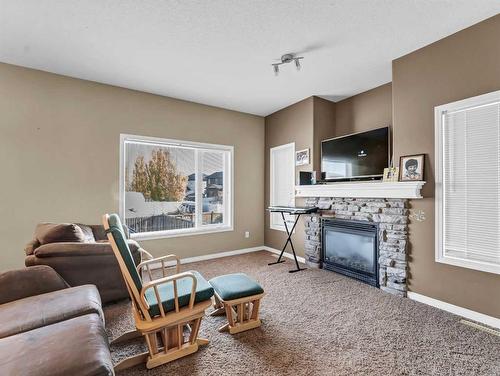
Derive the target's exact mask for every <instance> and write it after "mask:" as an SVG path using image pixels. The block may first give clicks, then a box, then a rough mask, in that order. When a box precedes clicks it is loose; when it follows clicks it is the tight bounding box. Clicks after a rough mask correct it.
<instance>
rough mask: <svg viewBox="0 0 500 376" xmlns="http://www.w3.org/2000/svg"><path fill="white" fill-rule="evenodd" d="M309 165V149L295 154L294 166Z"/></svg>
mask: <svg viewBox="0 0 500 376" xmlns="http://www.w3.org/2000/svg"><path fill="white" fill-rule="evenodd" d="M308 164H309V149H304V150H299V151H296V152H295V166H304V165H308Z"/></svg>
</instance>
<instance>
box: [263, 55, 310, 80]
mask: <svg viewBox="0 0 500 376" xmlns="http://www.w3.org/2000/svg"><path fill="white" fill-rule="evenodd" d="M301 59H303V57H302V56H295V55H294V54H285V55H283V56H281V59H280V60H281V62H279V63H273V64H271V65H272V66H273V70H274V75H275V76H277V75H279V73H280V68H279V66H280V65H282V64H288V63H291V62H292V61H294V62H295V68H297V70H298V71H299V70H300V68H301V67H302V66H301V65H300V60H301Z"/></svg>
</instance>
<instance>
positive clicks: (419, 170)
mask: <svg viewBox="0 0 500 376" xmlns="http://www.w3.org/2000/svg"><path fill="white" fill-rule="evenodd" d="M422 180H424V154H416V155H405V156H402V157H401V158H400V159H399V181H422Z"/></svg>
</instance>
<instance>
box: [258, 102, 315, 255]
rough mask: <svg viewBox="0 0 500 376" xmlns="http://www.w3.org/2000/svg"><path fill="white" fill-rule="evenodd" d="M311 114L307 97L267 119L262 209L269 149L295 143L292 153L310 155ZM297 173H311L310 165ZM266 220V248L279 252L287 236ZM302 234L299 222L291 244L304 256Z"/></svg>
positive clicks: (267, 177) (301, 225)
mask: <svg viewBox="0 0 500 376" xmlns="http://www.w3.org/2000/svg"><path fill="white" fill-rule="evenodd" d="M313 113H314V99H313V97H310V98H307V99H304V100H303V101H300V102H298V103H295V104H293V105H291V106H288V107H286V108H284V109H282V110H280V111H277V112H275V113H274V114H272V115H269V116H267V117H266V119H265V124H266V125H265V128H266V145H265V186H264V191H265V193H264V195H265V202H264V208H267V207H268V206H269V166H270V165H269V163H270V162H269V156H270V149H271V148H273V147H275V146H279V145H283V144H288V143H290V142H295V150H301V149H307V148H310V149H311V150H310V152H311V153H312V152H313V150H312V149H313V143H314V142H313V140H314V131H313V127H314V118H313ZM311 156H312V154H311ZM300 170H302V171H311V170H312V165H309V166H300V167H296V173H298V171H300ZM297 204H298V202H297ZM269 218H270V217H269V213H266V216H265V229H264V236H265V245H267V246H268V247H272V248H276V249H281V248H282V247H283V244H284V242H285V241H286V234H285V232H283V231H278V230H272V229H270V228H269ZM303 234H304V226H303V223H302V222H300V223H298V224H297V228H296V236H297V241H295V242H294V244H297V249H296V251H297V253H298V254H299V255H301V256H303V255H304V241H303V239H304V235H303Z"/></svg>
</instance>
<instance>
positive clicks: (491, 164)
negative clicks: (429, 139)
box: [435, 91, 500, 274]
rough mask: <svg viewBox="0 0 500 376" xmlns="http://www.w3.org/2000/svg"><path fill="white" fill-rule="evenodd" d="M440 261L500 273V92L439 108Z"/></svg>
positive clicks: (437, 122) (437, 152)
mask: <svg viewBox="0 0 500 376" xmlns="http://www.w3.org/2000/svg"><path fill="white" fill-rule="evenodd" d="M435 125H436V138H435V140H436V261H438V262H442V263H446V264H451V265H456V266H462V267H465V268H471V269H476V270H481V271H486V272H491V273H496V274H500V91H497V92H494V93H489V94H485V95H480V96H477V97H473V98H469V99H465V100H462V101H458V102H454V103H450V104H446V105H443V106H439V107H436V109H435Z"/></svg>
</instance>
